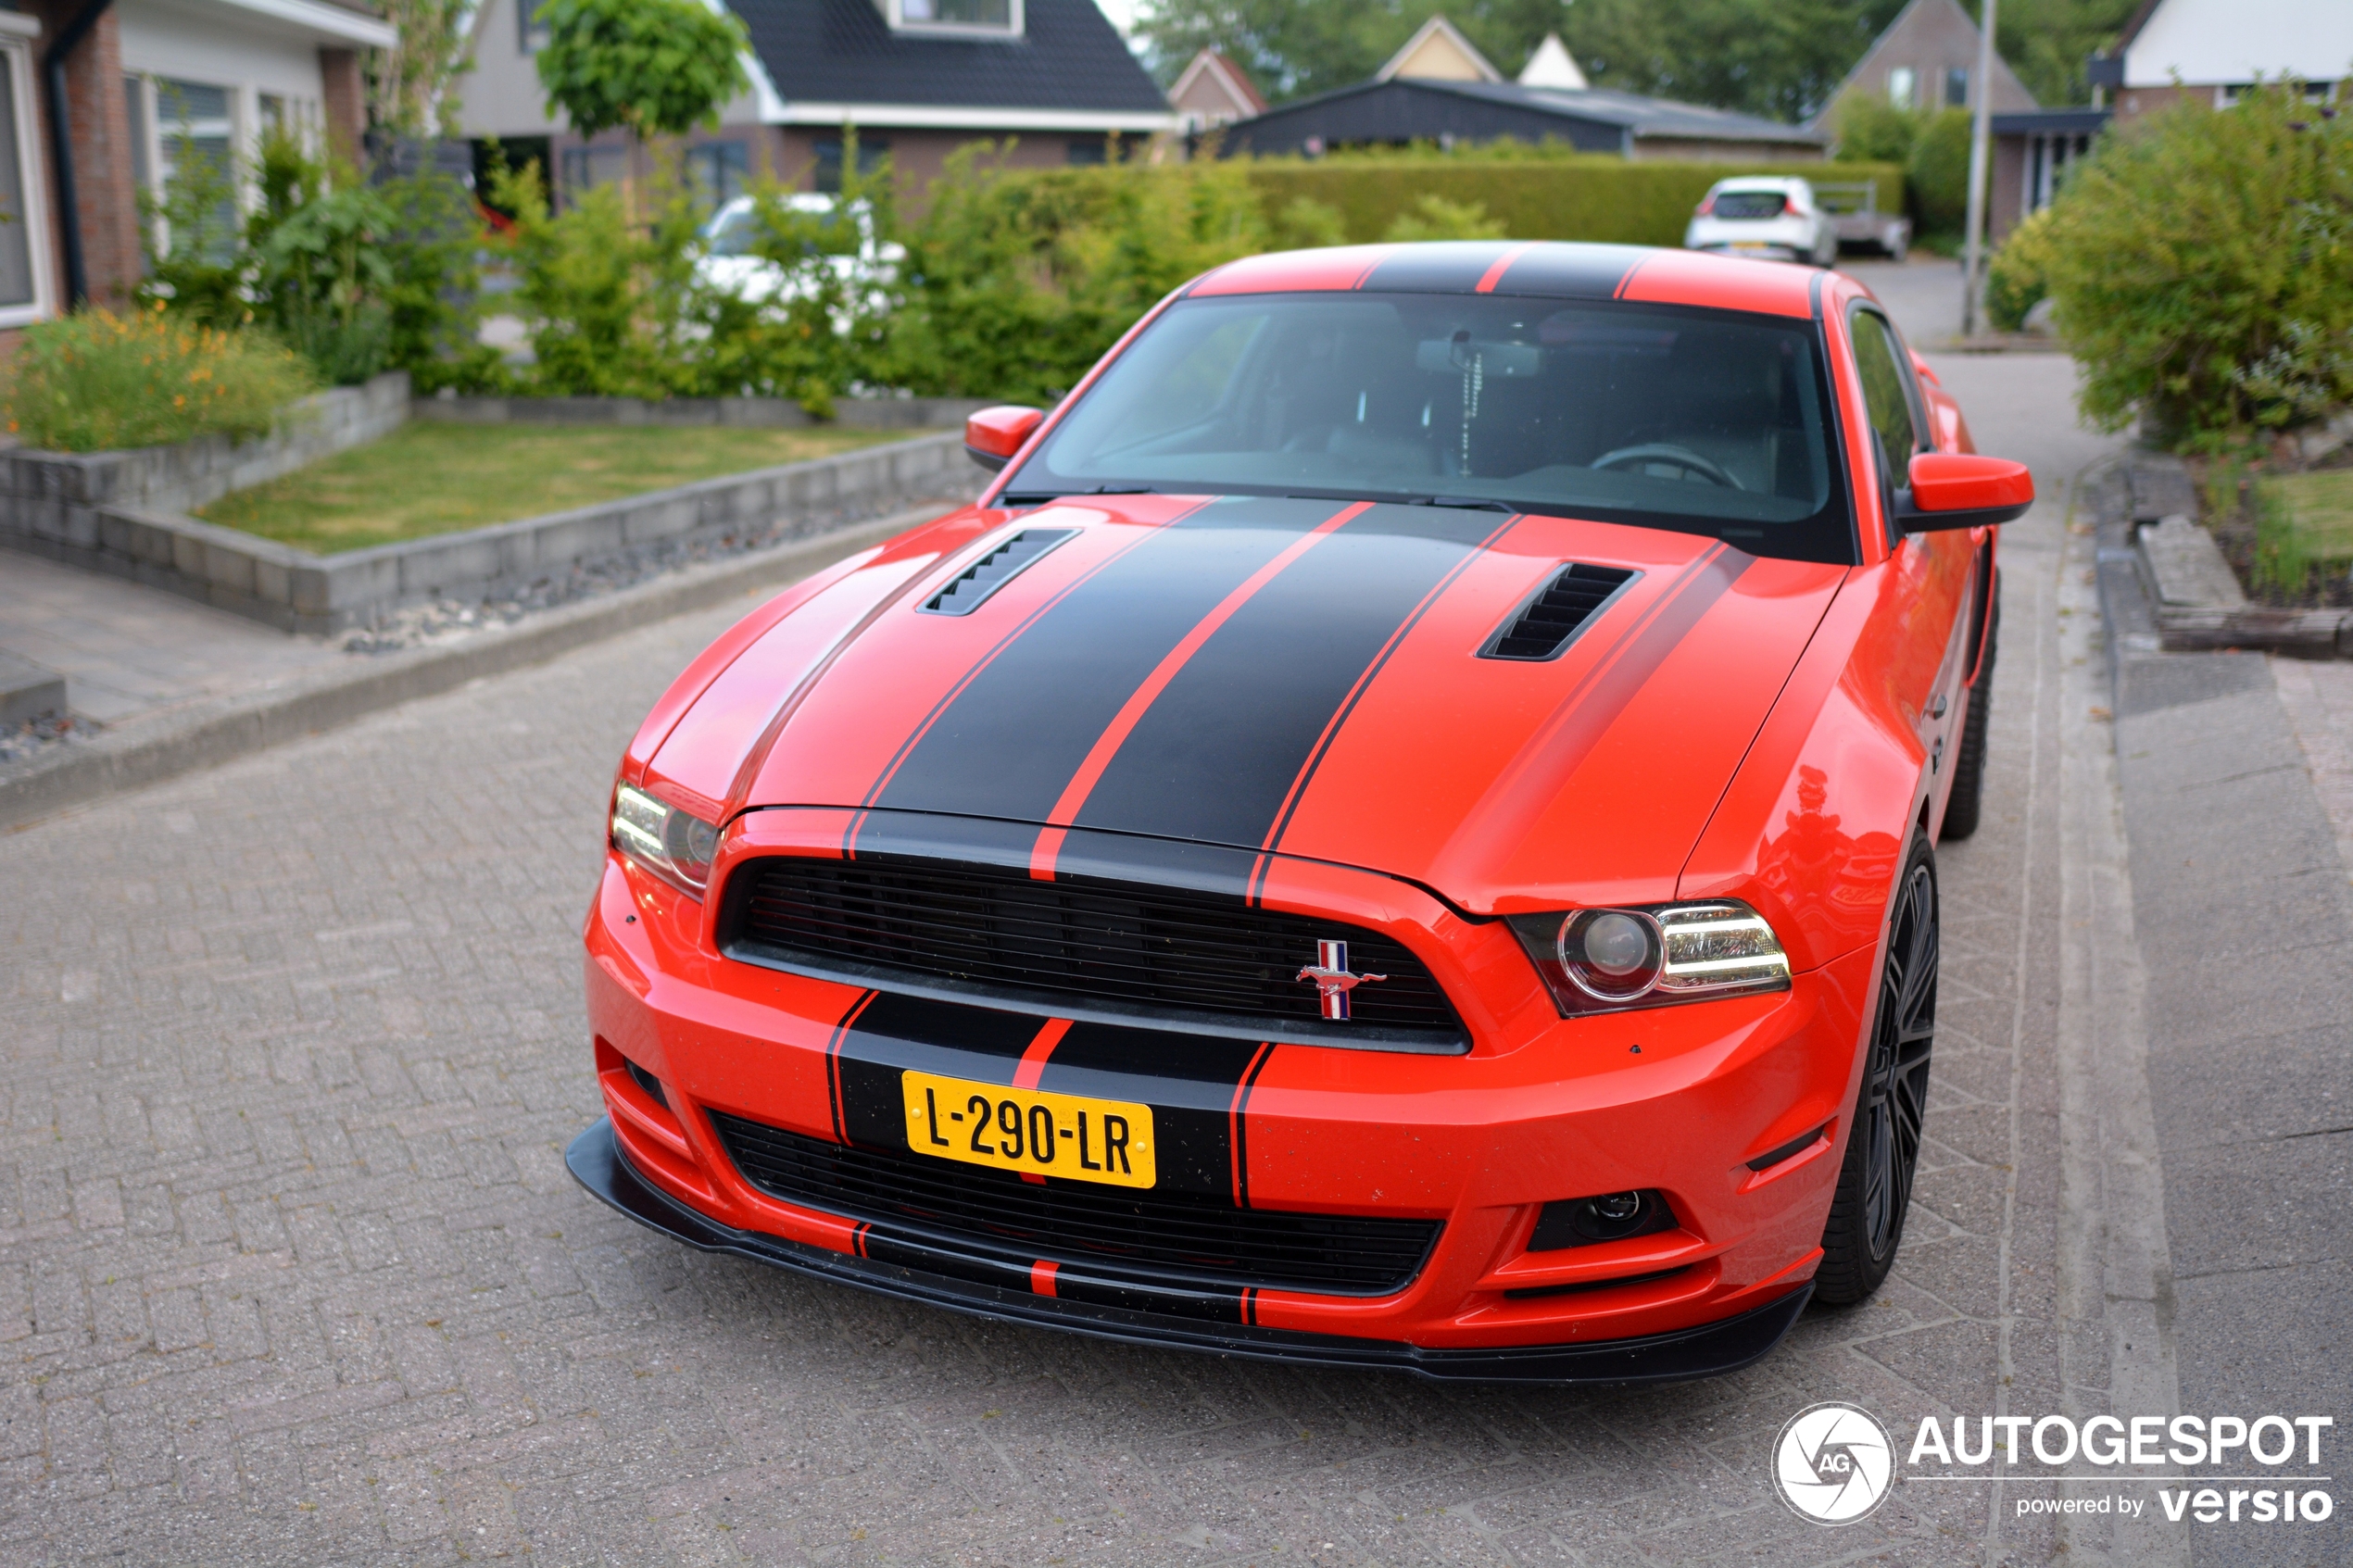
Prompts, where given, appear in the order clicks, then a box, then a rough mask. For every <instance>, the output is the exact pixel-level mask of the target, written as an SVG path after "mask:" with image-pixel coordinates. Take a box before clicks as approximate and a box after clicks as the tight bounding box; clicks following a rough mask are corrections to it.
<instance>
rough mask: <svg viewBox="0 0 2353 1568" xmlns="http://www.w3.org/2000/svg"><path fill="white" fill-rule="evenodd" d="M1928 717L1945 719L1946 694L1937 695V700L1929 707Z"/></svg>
mask: <svg viewBox="0 0 2353 1568" xmlns="http://www.w3.org/2000/svg"><path fill="white" fill-rule="evenodd" d="M1928 716H1929V717H1930V718H1931V719H1942V718H1944V693H1943V692H1938V693H1937V694H1936V700H1935V701H1934V702H1932V703H1931V704H1930V705H1929V709H1928Z"/></svg>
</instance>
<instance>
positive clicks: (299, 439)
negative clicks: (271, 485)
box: [0, 370, 410, 537]
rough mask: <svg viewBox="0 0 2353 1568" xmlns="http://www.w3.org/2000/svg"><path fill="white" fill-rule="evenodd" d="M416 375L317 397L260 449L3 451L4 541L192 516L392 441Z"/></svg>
mask: <svg viewBox="0 0 2353 1568" xmlns="http://www.w3.org/2000/svg"><path fill="white" fill-rule="evenodd" d="M409 401H410V399H409V372H408V371H406V370H394V371H391V372H389V373H387V374H384V375H381V376H378V377H376V378H375V379H374V380H373V381H371V382H370V383H367V384H366V385H365V386H339V387H336V388H335V389H333V391H331V392H321V393H314V394H313V395H310V396H308V397H306V398H304V399H303V400H302V401H301V402H299V403H296V405H295V406H294V407H293V408H289V409H288V410H287V411H286V419H285V420H284V422H283V424H282V425H281V426H280V427H279V428H278V429H277V430H276V431H274V432H272V433H270V434H268V435H265V436H262V437H260V438H259V439H258V440H253V441H240V442H233V441H231V440H229V439H228V438H227V437H226V436H219V435H214V436H207V437H205V438H204V439H203V440H200V441H188V442H183V443H182V444H181V445H177V446H141V447H135V448H133V449H132V450H130V451H125V452H40V451H33V450H31V449H28V448H24V447H19V448H17V449H15V450H13V451H6V452H0V533H34V534H42V535H45V536H49V537H63V536H68V535H73V534H77V533H81V534H86V533H89V532H90V529H89V527H88V524H87V520H86V519H82V518H80V517H77V516H76V515H75V514H76V513H77V512H78V511H84V510H87V509H89V508H94V507H107V506H115V507H141V508H152V509H156V510H161V511H167V512H186V511H194V510H195V508H198V507H201V506H203V505H205V504H206V503H207V502H208V501H217V500H219V499H220V497H221V496H223V495H227V494H229V492H230V491H232V490H243V489H245V488H246V487H247V486H248V485H255V484H262V483H268V482H269V481H271V480H273V479H275V478H277V477H278V476H279V475H280V474H283V473H291V472H293V471H294V470H296V469H298V468H300V467H302V466H303V465H304V464H305V463H310V462H316V461H317V460H318V459H319V458H323V457H326V456H328V455H329V454H330V453H334V452H340V451H342V450H343V449H344V448H345V447H346V446H357V445H360V444H362V443H363V442H369V441H374V440H376V439H378V438H379V437H381V436H384V435H388V434H390V433H392V432H393V431H395V430H397V429H398V428H399V427H400V425H401V423H402V422H403V421H404V420H407V419H408V418H409Z"/></svg>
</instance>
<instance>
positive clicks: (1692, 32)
mask: <svg viewBox="0 0 2353 1568" xmlns="http://www.w3.org/2000/svg"><path fill="white" fill-rule="evenodd" d="M1903 8H1904V0H1675V3H1674V4H1672V5H1667V4H1661V3H1660V0H1577V3H1576V4H1575V5H1574V6H1570V7H1569V11H1568V25H1567V28H1566V29H1564V30H1563V31H1562V33H1561V39H1562V42H1564V43H1566V44H1567V45H1568V49H1569V53H1570V54H1572V55H1575V56H1577V63H1578V64H1579V66H1581V67H1582V68H1583V69H1584V71H1585V77H1586V80H1587V81H1589V82H1592V84H1593V85H1594V86H1596V87H1616V88H1619V89H1622V90H1624V91H1626V92H1629V93H1646V94H1652V95H1653V96H1655V97H1661V98H1676V99H1680V100H1681V101H1683V102H1685V103H1692V104H1706V105H1710V106H1713V107H1717V108H1724V109H1738V110H1741V111H1742V112H1743V113H1746V114H1755V115H1763V116H1765V117H1766V118H1767V119H1780V120H1789V121H1795V120H1799V119H1805V118H1806V116H1808V115H1810V114H1812V113H1813V112H1814V111H1815V110H1816V109H1818V108H1819V107H1821V106H1822V105H1823V104H1824V103H1826V102H1828V101H1829V98H1830V95H1831V93H1833V92H1835V91H1836V90H1837V88H1838V84H1839V82H1841V81H1843V80H1844V78H1845V76H1846V73H1847V72H1848V71H1849V70H1851V69H1854V66H1855V62H1856V60H1858V59H1860V58H1862V56H1863V52H1864V51H1865V50H1866V49H1869V47H1870V46H1871V41H1872V40H1873V39H1875V38H1877V37H1878V36H1879V35H1880V33H1881V31H1882V30H1884V29H1885V28H1886V26H1887V24H1888V23H1889V22H1891V21H1893V20H1894V19H1895V16H1896V13H1898V12H1899V11H1901V10H1902V9H1903Z"/></svg>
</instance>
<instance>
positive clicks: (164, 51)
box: [115, 0, 325, 114]
mask: <svg viewBox="0 0 2353 1568" xmlns="http://www.w3.org/2000/svg"><path fill="white" fill-rule="evenodd" d="M115 14H116V16H117V17H119V18H120V23H119V25H120V36H121V39H122V69H125V70H127V71H143V72H146V73H149V74H152V75H155V76H163V77H170V78H172V79H174V80H177V81H181V82H204V83H206V84H207V85H208V86H217V87H232V88H239V89H243V90H244V91H245V92H246V93H271V94H278V95H279V96H282V97H287V98H299V99H302V100H304V101H306V102H308V103H310V104H317V103H318V102H319V101H320V100H321V98H323V97H324V96H325V83H324V81H323V79H322V78H321V76H320V73H319V45H318V44H316V43H315V42H313V41H312V40H311V39H309V38H308V37H289V36H287V34H286V33H285V32H283V31H273V30H272V29H271V27H270V25H269V24H268V23H267V22H265V21H262V20H260V19H258V18H256V19H253V20H251V21H248V20H246V17H247V16H248V15H250V13H245V12H238V11H233V10H230V9H228V8H227V7H225V6H206V5H202V4H196V5H184V4H177V3H175V0H120V3H119V4H117V6H115ZM240 112H241V113H245V114H249V113H250V112H251V106H250V105H246V106H245V107H243V108H242V109H241V111H240Z"/></svg>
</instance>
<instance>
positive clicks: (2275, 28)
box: [2124, 0, 2353, 87]
mask: <svg viewBox="0 0 2353 1568" xmlns="http://www.w3.org/2000/svg"><path fill="white" fill-rule="evenodd" d="M2348 74H2353V0H2165V4H2163V5H2161V6H2158V8H2157V12H2156V14H2155V15H2154V16H2152V17H2150V18H2149V19H2148V21H2147V22H2146V23H2145V25H2144V26H2143V27H2142V29H2141V33H2140V36H2139V37H2138V38H2135V39H2134V40H2133V44H2132V46H2131V47H2130V48H2129V49H2127V50H2126V51H2125V56H2124V85H2125V86H2127V87H2170V86H2171V85H2172V83H2173V81H2174V79H2175V78H2176V77H2179V78H2180V79H2181V80H2182V81H2183V82H2251V81H2253V80H2255V79H2256V78H2257V77H2263V78H2266V79H2270V78H2273V77H2278V76H2283V75H2287V76H2296V77H2301V78H2303V79H2304V80H2305V81H2307V82H2337V81H2342V80H2343V79H2344V78H2345V77H2346V76H2347V75H2348Z"/></svg>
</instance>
